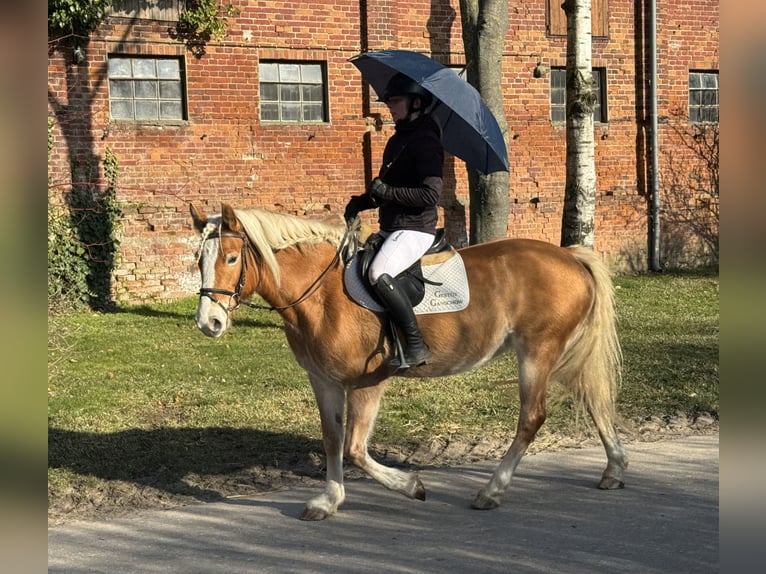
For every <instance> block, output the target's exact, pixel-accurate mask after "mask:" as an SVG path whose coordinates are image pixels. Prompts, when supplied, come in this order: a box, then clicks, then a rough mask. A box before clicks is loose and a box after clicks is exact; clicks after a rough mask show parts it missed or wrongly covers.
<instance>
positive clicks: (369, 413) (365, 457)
mask: <svg viewBox="0 0 766 574" xmlns="http://www.w3.org/2000/svg"><path fill="white" fill-rule="evenodd" d="M385 385H386V383H385V381H384V382H381V383H379V384H377V385H374V386H367V387H359V388H354V389H350V390H349V391H348V394H347V405H346V409H347V423H348V424H347V432H346V446H345V452H346V456H347V457H348V460H349V462H351V463H352V464H354V465H355V466H357V467H358V468H360V469H362V470H363V471H364V472H366V473H367V474H369V475H370V476H371V477H372V478H374V479H375V480H377V481H378V482H379V483H381V484H382V485H383V486H385V487H386V488H388V489H389V490H394V491H396V492H400V493H402V494H404V495H405V496H407V497H409V498H415V499H417V500H425V499H426V489H425V488H424V487H423V483H422V482H420V478H419V477H418V475H417V473H410V472H404V471H401V470H397V469H395V468H390V467H388V466H385V465H382V464H380V463H379V462H376V461H375V460H373V459H372V457H371V456H370V453H369V451H368V443H367V441H368V439H369V436H370V433H371V432H372V429H373V427H374V426H375V419H376V418H377V416H378V410H379V408H380V399H381V396H382V395H383V390H384V389H385Z"/></svg>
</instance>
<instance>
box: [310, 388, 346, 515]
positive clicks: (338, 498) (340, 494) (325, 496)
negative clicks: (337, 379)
mask: <svg viewBox="0 0 766 574" xmlns="http://www.w3.org/2000/svg"><path fill="white" fill-rule="evenodd" d="M309 381H311V386H312V388H313V389H314V396H315V397H316V400H317V404H318V405H319V416H320V419H321V422H322V442H323V443H324V451H325V456H326V465H327V476H326V480H327V483H326V485H325V490H324V492H323V493H322V494H320V495H319V496H317V497H316V498H312V499H311V500H309V501H308V503H306V508H305V509H304V510H303V514H301V517H300V518H301V520H324V519H325V518H327V517H328V516H332V515H333V514H335V512H336V511H337V510H338V507H339V506H340V505H341V504H342V503H343V500H344V499H345V497H346V493H345V490H344V488H343V440H344V428H343V411H344V406H345V400H346V393H345V390H344V389H343V388H342V387H341V386H340V385H338V384H337V383H333V382H328V381H326V380H323V379H321V378H319V377H316V376H315V375H309Z"/></svg>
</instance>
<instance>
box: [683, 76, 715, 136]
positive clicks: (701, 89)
mask: <svg viewBox="0 0 766 574" xmlns="http://www.w3.org/2000/svg"><path fill="white" fill-rule="evenodd" d="M693 77H696V78H698V80H699V81H698V82H693V81H692V78H693ZM706 78H715V86H714V87H713V86H710V85H705V83H706V80H705V79H706ZM693 83H697V84H698V85H697V86H694V87H693V86H692V84H693ZM687 89H688V91H689V98H688V112H689V122H690V123H692V124H699V125H713V124H717V123H719V118H720V111H721V100H720V93H721V82H720V78H719V75H718V70H689V79H688V84H687ZM695 94H699V97H696V96H695ZM706 94H713V95H714V97H713V98H712V99H714V100H715V102H714V103H710V102H705V101H704V100H706V99H710V98H708V97H706ZM692 100H697V102H695V103H692ZM712 110H715V114H714V115H715V119H711V118H710V117H708V118H704V117H702V116H704V115H708V116H710V115H711V113H710V112H712ZM695 111H696V112H697V113H696V114H695V113H694V112H695ZM705 111H708V112H709V113H708V114H705V113H704V112H705ZM695 116H696V117H695Z"/></svg>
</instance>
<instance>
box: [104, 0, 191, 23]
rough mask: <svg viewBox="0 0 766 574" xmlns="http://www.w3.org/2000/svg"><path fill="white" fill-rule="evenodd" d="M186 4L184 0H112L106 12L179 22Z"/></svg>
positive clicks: (142, 18) (116, 15)
mask: <svg viewBox="0 0 766 574" xmlns="http://www.w3.org/2000/svg"><path fill="white" fill-rule="evenodd" d="M184 4H185V2H184V0H112V3H111V6H107V7H106V8H105V9H104V12H105V13H106V14H107V15H109V16H115V17H118V18H138V19H141V20H166V21H169V22H177V21H178V18H179V16H180V15H181V11H182V10H183V9H184Z"/></svg>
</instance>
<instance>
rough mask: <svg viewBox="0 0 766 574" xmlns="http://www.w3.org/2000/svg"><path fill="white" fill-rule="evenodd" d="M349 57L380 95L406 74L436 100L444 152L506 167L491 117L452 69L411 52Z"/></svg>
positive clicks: (486, 168)
mask: <svg viewBox="0 0 766 574" xmlns="http://www.w3.org/2000/svg"><path fill="white" fill-rule="evenodd" d="M349 61H350V62H351V63H352V64H354V66H356V67H357V68H358V69H359V71H360V72H361V73H362V78H364V79H365V80H366V81H367V82H368V83H369V84H370V85H371V86H372V87H373V89H374V90H375V92H376V93H377V94H378V96H379V97H380V96H381V95H382V94H383V91H384V90H385V88H386V85H387V84H388V81H389V80H390V79H391V78H392V77H393V76H394V75H395V74H396V73H398V72H401V73H403V74H405V75H406V76H409V77H410V78H411V79H413V80H414V81H415V82H417V83H418V84H420V85H421V86H422V87H423V88H425V89H426V90H428V91H429V92H431V94H432V95H433V96H434V98H436V100H437V102H436V103H435V104H434V106H433V108H432V111H431V115H432V116H434V118H435V119H436V120H437V122H438V123H439V125H440V126H441V128H442V144H443V145H444V149H445V150H447V151H448V152H449V153H451V154H452V155H454V156H456V157H459V158H460V159H462V160H463V161H465V162H466V164H468V167H471V168H474V169H477V170H479V171H481V172H482V173H485V174H488V173H492V172H494V171H508V151H507V149H506V147H505V140H503V134H502V132H501V131H500V126H498V125H497V120H496V119H495V116H493V115H492V112H490V111H489V108H487V105H486V104H485V103H484V100H482V98H481V94H479V92H478V91H477V90H476V88H474V87H473V86H472V85H471V84H469V83H468V82H466V81H465V80H463V79H462V78H461V77H460V76H458V74H457V73H456V72H455V71H454V70H451V69H450V68H447V67H446V66H443V65H442V64H440V63H439V62H437V61H436V60H432V59H431V58H429V57H428V56H425V55H423V54H420V53H418V52H411V51H409V50H382V51H379V52H365V53H364V54H359V55H358V56H354V57H353V58H351V59H350V60H349Z"/></svg>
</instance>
